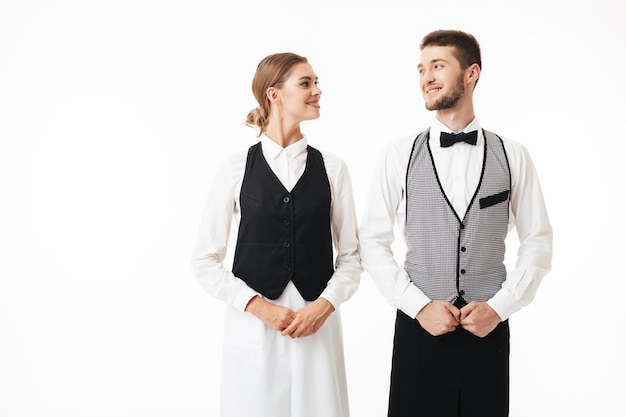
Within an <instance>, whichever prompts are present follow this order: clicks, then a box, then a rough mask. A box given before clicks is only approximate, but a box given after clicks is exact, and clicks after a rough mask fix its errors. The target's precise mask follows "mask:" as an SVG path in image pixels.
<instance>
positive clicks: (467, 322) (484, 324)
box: [460, 301, 502, 337]
mask: <svg viewBox="0 0 626 417" xmlns="http://www.w3.org/2000/svg"><path fill="white" fill-rule="evenodd" d="M460 321H461V326H462V327H463V328H464V329H465V330H467V331H468V332H470V333H472V334H474V335H476V336H478V337H485V336H487V335H488V334H489V333H491V332H492V331H493V329H495V328H496V326H497V325H498V324H499V323H500V322H501V321H502V320H500V316H498V313H496V312H495V310H494V309H493V308H491V306H490V305H489V304H487V303H485V302H478V301H472V302H471V303H469V304H468V305H466V306H465V307H463V308H461V320H460Z"/></svg>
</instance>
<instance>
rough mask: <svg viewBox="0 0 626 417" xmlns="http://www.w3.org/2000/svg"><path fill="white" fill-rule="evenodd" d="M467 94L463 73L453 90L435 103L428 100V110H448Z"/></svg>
mask: <svg viewBox="0 0 626 417" xmlns="http://www.w3.org/2000/svg"><path fill="white" fill-rule="evenodd" d="M464 94H465V85H464V84H463V75H460V76H459V78H458V79H457V82H456V84H455V85H454V86H453V87H452V90H451V91H450V92H449V93H448V94H446V95H445V96H443V97H441V98H439V99H437V100H435V102H434V103H431V104H429V103H428V102H426V109H427V110H446V109H451V108H453V107H454V106H456V104H457V103H458V102H459V100H460V99H461V98H462V97H463V95H464Z"/></svg>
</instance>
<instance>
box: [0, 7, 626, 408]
mask: <svg viewBox="0 0 626 417" xmlns="http://www.w3.org/2000/svg"><path fill="white" fill-rule="evenodd" d="M624 21H626V5H625V3H624V2H623V1H612V0H588V1H572V0H570V1H551V2H550V1H538V0H531V1H529V0H525V1H513V2H500V1H496V0H490V1H473V2H468V1H451V0H448V1H444V0H441V1H438V2H418V1H409V0H360V1H358V0H349V1H348V0H333V1H329V0H319V1H316V2H311V1H309V2H303V1H295V0H282V1H281V0H266V1H254V0H247V1H230V2H209V1H192V0H176V1H174V0H172V1H167V0H162V1H156V0H155V1H148V0H145V1H133V0H126V1H117V0H110V1H82V0H76V1H70V0H60V1H54V2H48V1H43V0H40V1H28V0H24V1H17V0H2V2H1V3H0V416H2V417H27V416H28V417H30V416H34V417H42V416H45V417H56V416H60V417H74V416H76V417H103V416H107V417H109V416H110V417H127V416H128V417H130V416H133V417H135V416H172V417H191V416H217V410H218V398H219V372H220V355H221V342H222V330H223V322H222V319H223V310H224V307H223V305H222V304H221V303H220V302H218V301H217V300H215V299H213V298H211V297H210V296H209V295H207V294H206V293H204V292H203V290H202V289H201V287H200V286H199V284H198V283H197V282H196V280H195V278H194V277H193V274H192V271H191V267H190V263H189V260H190V257H191V252H192V249H193V245H194V242H195V237H196V233H197V227H198V224H199V220H200V215H201V210H202V207H203V205H204V202H205V199H206V197H207V191H208V184H209V179H210V176H211V175H212V173H213V169H214V166H215V163H216V161H217V160H219V159H221V158H223V157H225V156H226V155H228V154H230V153H232V152H234V151H236V150H239V149H244V148H247V147H248V146H250V145H251V144H252V143H254V140H255V137H254V135H255V133H256V132H255V131H252V130H250V129H248V128H245V127H242V121H243V119H244V117H245V115H246V114H247V112H248V111H249V110H250V109H251V108H252V107H254V105H255V103H254V100H253V97H252V93H251V91H250V82H251V79H252V75H253V73H254V69H255V67H256V64H257V63H258V61H259V60H260V59H261V58H263V57H264V56H265V55H267V54H269V53H273V52H282V51H293V52H297V53H299V54H302V55H305V56H307V57H308V58H309V60H310V62H311V63H312V65H313V67H314V69H315V70H316V72H317V73H318V75H319V77H320V82H321V83H320V86H321V88H322V90H323V92H324V94H323V99H322V102H321V104H322V117H321V118H320V119H319V120H316V121H311V122H306V123H305V124H303V130H304V131H305V132H306V133H307V135H308V136H309V138H310V142H311V144H312V145H313V146H316V147H318V148H322V149H327V150H330V151H333V152H335V153H338V154H339V155H341V156H342V157H343V158H344V159H345V160H346V162H347V163H348V166H349V168H350V170H351V173H352V177H353V183H354V191H355V198H356V203H357V206H358V211H359V215H361V214H362V211H363V202H364V200H365V196H366V190H367V187H368V185H369V180H370V175H371V169H370V168H371V166H372V164H373V163H375V161H376V158H377V157H378V155H379V151H380V149H381V147H382V146H384V145H385V144H386V143H387V142H389V141H390V140H393V139H395V138H398V137H400V136H404V135H405V134H409V133H417V132H419V131H420V130H421V129H423V128H425V127H426V126H427V125H428V123H429V122H430V121H431V119H432V117H433V116H434V115H433V114H432V113H429V112H427V111H426V110H425V109H424V107H423V102H422V98H421V95H420V93H419V91H418V85H417V82H418V78H417V72H416V65H417V62H418V58H419V48H418V45H419V41H420V40H421V38H422V36H423V35H424V34H426V33H427V32H429V31H431V30H434V29H440V28H454V29H462V30H466V31H469V32H471V33H473V34H474V35H476V37H477V38H478V40H479V42H480V43H481V46H482V50H483V62H484V65H483V72H482V77H481V81H480V83H479V84H478V87H477V91H476V94H475V107H476V112H477V116H478V118H479V120H480V122H481V124H482V125H483V127H485V128H487V129H490V130H492V131H495V132H497V133H499V134H501V135H503V136H505V137H509V138H512V139H515V140H518V141H520V142H522V143H524V144H525V145H526V147H527V148H528V149H529V151H530V152H531V155H532V156H533V159H534V162H535V164H536V167H537V170H538V171H539V175H540V177H541V179H542V185H543V188H544V193H545V196H546V200H547V204H548V209H549V212H550V215H551V220H552V223H553V227H554V230H555V242H554V243H555V247H554V248H555V256H554V263H553V270H552V272H551V273H550V274H549V275H548V276H547V277H546V278H545V280H544V283H543V284H542V286H541V287H540V290H539V293H538V296H537V298H536V300H535V301H534V303H533V304H531V305H530V306H529V307H527V308H526V309H524V310H522V311H521V312H519V313H517V314H516V315H514V316H513V317H512V319H511V328H512V353H511V385H512V387H511V416H512V417H527V416H533V417H538V416H551V417H552V416H585V417H586V416H603V417H612V416H624V415H626V414H625V411H624V406H623V401H622V400H623V398H622V397H623V395H624V393H626V382H625V380H624V378H623V375H624V373H625V372H626V365H625V364H624V361H623V352H624V351H626V342H625V341H624V336H625V334H624V333H625V330H624V329H625V326H624V324H623V322H622V318H623V317H624V314H623V313H622V312H623V311H624V308H623V305H622V303H623V302H624V299H625V293H626V285H625V284H624V281H625V278H626V277H625V274H624V271H623V267H621V266H620V265H622V264H621V258H622V257H623V256H624V249H626V245H624V243H623V238H624V236H625V235H626V227H625V226H624V223H625V222H623V221H622V219H621V216H622V215H623V211H622V210H623V203H622V202H623V201H624V200H623V196H622V195H623V194H624V179H625V175H624V174H625V169H624V152H625V151H626V147H625V145H624V140H626V135H625V134H624V133H622V132H620V131H619V130H620V129H621V125H622V124H623V120H624V111H625V110H626V108H625V106H624V96H625V94H626V84H625V81H624V67H625V66H626V48H625V47H624V41H625V40H626V27H625V25H624ZM620 203H621V204H620ZM513 237H515V236H513ZM515 243H516V241H515V239H511V243H510V248H509V249H510V253H509V257H508V258H507V259H508V262H512V261H513V260H514V255H515ZM342 311H343V316H344V331H345V334H344V335H345V345H346V355H347V367H348V369H347V370H348V378H349V391H350V401H351V408H352V411H353V416H355V417H379V416H380V417H382V416H384V415H386V402H387V393H388V382H389V366H390V355H391V344H392V335H393V329H392V327H393V320H394V310H393V309H392V308H391V307H390V306H388V305H387V304H385V302H384V301H383V299H382V297H381V296H380V295H379V294H378V293H377V291H376V289H375V288H374V287H373V284H372V282H371V281H370V278H369V276H368V275H367V274H364V275H363V277H362V285H361V288H360V290H359V291H358V292H357V294H356V295H355V296H354V297H353V298H352V299H351V300H349V301H348V302H347V303H345V304H344V305H343V307H342ZM242 395H244V393H242ZM251 417H252V416H251Z"/></svg>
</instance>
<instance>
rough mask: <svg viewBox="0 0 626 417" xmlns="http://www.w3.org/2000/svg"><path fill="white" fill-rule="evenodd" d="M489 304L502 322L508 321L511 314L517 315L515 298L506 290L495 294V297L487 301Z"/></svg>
mask: <svg viewBox="0 0 626 417" xmlns="http://www.w3.org/2000/svg"><path fill="white" fill-rule="evenodd" d="M487 304H489V306H490V307H491V308H493V309H494V310H495V312H496V313H497V314H498V316H500V320H501V321H504V320H506V319H508V318H509V317H510V316H511V314H513V313H515V311H516V310H517V309H516V308H515V302H514V300H513V296H512V295H511V294H510V293H509V292H508V291H507V290H505V289H501V290H500V291H498V292H497V293H495V295H494V296H493V297H492V298H491V299H490V300H488V301H487Z"/></svg>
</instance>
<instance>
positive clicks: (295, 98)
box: [276, 62, 322, 123]
mask: <svg viewBox="0 0 626 417" xmlns="http://www.w3.org/2000/svg"><path fill="white" fill-rule="evenodd" d="M276 92H277V98H278V100H276V104H277V105H278V106H277V107H278V109H277V110H278V111H279V112H280V115H281V116H282V117H286V118H293V119H294V121H295V122H296V123H299V122H300V121H303V120H313V119H317V118H318V117H320V104H319V100H320V96H321V95H322V90H320V89H319V88H318V87H317V75H315V72H314V71H313V67H311V65H310V64H309V63H306V62H301V63H299V64H296V65H294V66H293V67H292V68H291V71H290V72H289V74H288V76H287V78H286V79H285V82H284V83H283V86H282V87H281V88H279V89H277V90H276Z"/></svg>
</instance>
